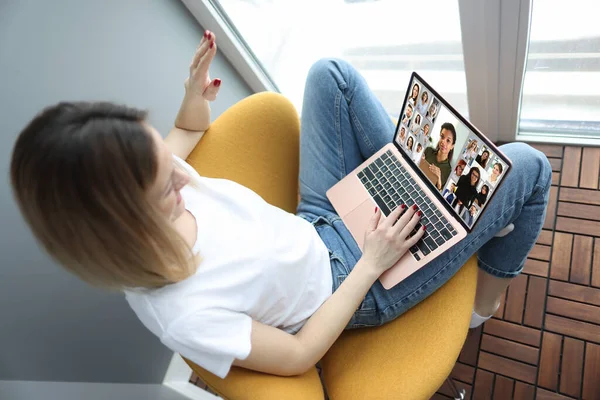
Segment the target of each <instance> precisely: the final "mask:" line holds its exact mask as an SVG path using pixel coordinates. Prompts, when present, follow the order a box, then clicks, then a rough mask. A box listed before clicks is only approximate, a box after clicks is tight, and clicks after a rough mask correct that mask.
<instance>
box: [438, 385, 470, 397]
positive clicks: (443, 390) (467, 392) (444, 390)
mask: <svg viewBox="0 0 600 400" xmlns="http://www.w3.org/2000/svg"><path fill="white" fill-rule="evenodd" d="M454 383H455V384H456V387H457V388H458V390H460V389H465V398H466V399H470V398H471V392H472V387H471V385H468V384H466V383H462V382H454ZM438 393H440V394H443V395H445V396H448V397H449V398H453V397H452V389H450V385H449V384H448V381H444V383H443V384H442V386H441V387H440V388H439V389H438Z"/></svg>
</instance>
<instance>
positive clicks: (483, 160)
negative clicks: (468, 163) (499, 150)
mask: <svg viewBox="0 0 600 400" xmlns="http://www.w3.org/2000/svg"><path fill="white" fill-rule="evenodd" d="M489 159H490V152H489V151H487V150H484V151H483V153H481V154H480V155H478V156H477V158H475V161H476V162H477V163H478V164H479V165H481V166H482V167H483V168H485V167H486V166H487V163H488V161H489Z"/></svg>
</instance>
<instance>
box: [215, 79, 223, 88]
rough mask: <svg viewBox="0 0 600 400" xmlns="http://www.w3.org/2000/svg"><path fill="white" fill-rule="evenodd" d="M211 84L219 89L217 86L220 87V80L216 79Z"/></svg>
mask: <svg viewBox="0 0 600 400" xmlns="http://www.w3.org/2000/svg"><path fill="white" fill-rule="evenodd" d="M213 84H214V85H215V86H216V87H219V86H221V80H220V79H219V78H217V79H215V80H214V81H213Z"/></svg>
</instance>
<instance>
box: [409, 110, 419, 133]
mask: <svg viewBox="0 0 600 400" xmlns="http://www.w3.org/2000/svg"><path fill="white" fill-rule="evenodd" d="M420 127H421V114H417V116H416V117H415V119H414V121H413V123H412V125H411V126H410V130H411V131H412V132H413V133H416V132H417V131H418V130H419V128H420Z"/></svg>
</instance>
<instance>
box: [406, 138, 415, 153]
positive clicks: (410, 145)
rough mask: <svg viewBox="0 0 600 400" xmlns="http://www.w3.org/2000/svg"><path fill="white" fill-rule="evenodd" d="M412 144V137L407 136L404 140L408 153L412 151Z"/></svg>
mask: <svg viewBox="0 0 600 400" xmlns="http://www.w3.org/2000/svg"><path fill="white" fill-rule="evenodd" d="M413 143H414V140H413V137H412V136H409V137H408V139H407V140H406V148H407V149H408V151H412V148H413Z"/></svg>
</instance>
